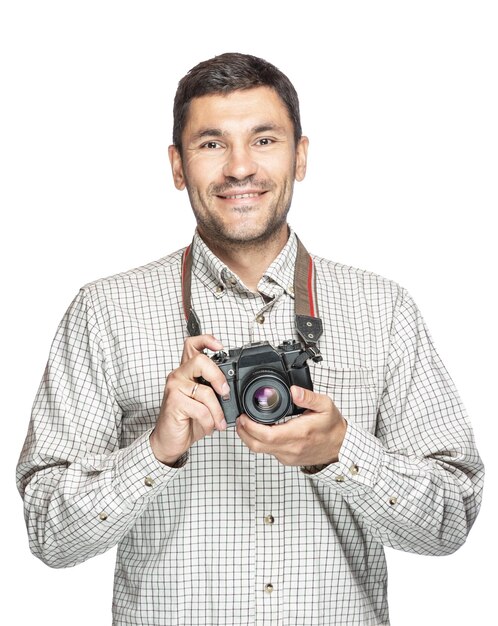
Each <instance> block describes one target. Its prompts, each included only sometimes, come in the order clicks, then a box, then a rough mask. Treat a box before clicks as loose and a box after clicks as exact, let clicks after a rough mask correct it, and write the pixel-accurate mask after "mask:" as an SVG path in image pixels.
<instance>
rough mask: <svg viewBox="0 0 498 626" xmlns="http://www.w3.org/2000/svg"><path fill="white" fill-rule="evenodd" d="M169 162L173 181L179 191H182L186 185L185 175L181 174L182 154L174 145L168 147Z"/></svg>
mask: <svg viewBox="0 0 498 626" xmlns="http://www.w3.org/2000/svg"><path fill="white" fill-rule="evenodd" d="M168 155H169V162H170V163H171V171H172V173H173V182H174V183H175V187H176V188H177V189H178V190H179V191H183V190H184V189H185V187H186V184H185V176H184V174H183V163H182V155H181V154H180V151H179V150H178V148H177V147H176V146H169V148H168Z"/></svg>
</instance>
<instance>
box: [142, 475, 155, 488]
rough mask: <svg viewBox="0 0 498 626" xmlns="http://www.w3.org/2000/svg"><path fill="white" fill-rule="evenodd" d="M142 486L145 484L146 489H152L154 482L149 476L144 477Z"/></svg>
mask: <svg viewBox="0 0 498 626" xmlns="http://www.w3.org/2000/svg"><path fill="white" fill-rule="evenodd" d="M144 484H145V486H146V487H153V486H154V480H153V479H152V478H151V477H150V476H146V477H145V478H144Z"/></svg>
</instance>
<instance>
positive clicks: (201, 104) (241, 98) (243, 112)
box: [183, 87, 293, 136]
mask: <svg viewBox="0 0 498 626" xmlns="http://www.w3.org/2000/svg"><path fill="white" fill-rule="evenodd" d="M262 124H273V125H275V126H280V127H282V128H285V129H286V130H288V131H289V132H290V133H293V125H292V122H291V119H290V117H289V114H288V111H287V108H286V106H285V104H284V103H283V101H282V99H281V98H280V96H279V95H278V94H277V92H276V91H275V90H274V89H271V88H270V87H254V88H252V89H244V90H238V91H232V92H231V93H229V94H209V95H207V96H201V97H200V98H193V100H192V101H191V102H190V105H189V110H188V114H187V120H186V124H185V128H184V131H183V132H184V135H187V136H188V135H190V134H194V133H197V132H199V130H201V129H202V128H219V129H221V130H222V131H223V132H226V133H228V134H229V133H231V132H234V131H241V130H244V129H247V130H248V129H251V128H255V127H257V126H259V125H262Z"/></svg>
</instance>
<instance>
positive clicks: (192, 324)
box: [182, 237, 323, 358]
mask: <svg viewBox="0 0 498 626" xmlns="http://www.w3.org/2000/svg"><path fill="white" fill-rule="evenodd" d="M296 239H297V255H296V265H295V268H294V307H295V312H296V331H297V333H298V334H299V336H300V337H301V339H302V340H303V341H304V343H305V345H306V347H307V348H311V350H312V351H313V353H314V354H316V356H319V352H318V350H317V348H316V343H317V341H318V339H319V338H320V335H321V334H322V332H323V326H322V320H321V319H320V318H319V317H318V300H317V297H316V276H315V266H314V263H313V259H312V258H311V256H310V255H309V253H308V252H307V250H306V248H305V247H304V246H303V244H302V243H301V241H300V239H299V238H298V237H296ZM191 289H192V244H191V245H190V246H188V247H187V248H186V249H185V251H184V253H183V257H182V303H183V312H184V314H185V318H186V320H187V331H188V334H189V335H190V336H191V337H192V336H196V335H200V334H201V333H202V331H201V324H200V320H199V318H198V317H197V314H196V313H195V311H194V310H193V308H192V303H191V300H192V294H191ZM312 358H314V357H313V355H312Z"/></svg>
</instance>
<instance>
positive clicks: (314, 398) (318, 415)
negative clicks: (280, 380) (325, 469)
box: [237, 385, 347, 466]
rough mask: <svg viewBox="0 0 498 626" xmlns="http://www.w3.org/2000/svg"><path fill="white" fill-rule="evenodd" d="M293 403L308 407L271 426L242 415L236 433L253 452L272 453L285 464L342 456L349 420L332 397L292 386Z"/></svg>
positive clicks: (330, 460) (320, 462)
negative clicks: (344, 416)
mask: <svg viewBox="0 0 498 626" xmlns="http://www.w3.org/2000/svg"><path fill="white" fill-rule="evenodd" d="M291 393H292V399H293V401H294V404H296V405H297V406H299V407H303V408H305V409H307V411H305V412H304V413H302V414H301V415H299V416H297V417H296V418H294V419H292V420H290V421H288V422H284V423H282V424H273V425H271V426H269V425H265V424H259V423H258V422H255V421H254V420H252V419H250V418H249V417H248V416H247V415H244V414H242V415H241V416H240V417H239V418H238V419H237V433H238V435H239V437H240V438H241V439H242V441H243V442H244V443H245V444H246V446H247V447H248V448H249V449H250V450H252V451H253V452H264V453H266V454H272V455H273V456H274V457H275V458H276V459H277V460H278V461H280V463H282V464H283V465H300V466H304V465H323V464H329V463H335V462H336V461H337V459H338V456H339V450H340V448H341V445H342V442H343V440H344V436H345V434H346V428H347V423H346V420H345V419H344V418H343V417H342V415H341V414H340V412H339V410H338V409H337V407H336V406H335V404H334V403H333V402H332V400H331V399H330V398H329V397H328V396H326V395H323V394H319V393H314V392H313V391H310V390H309V389H303V388H302V387H296V386H295V385H294V386H292V387H291Z"/></svg>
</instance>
